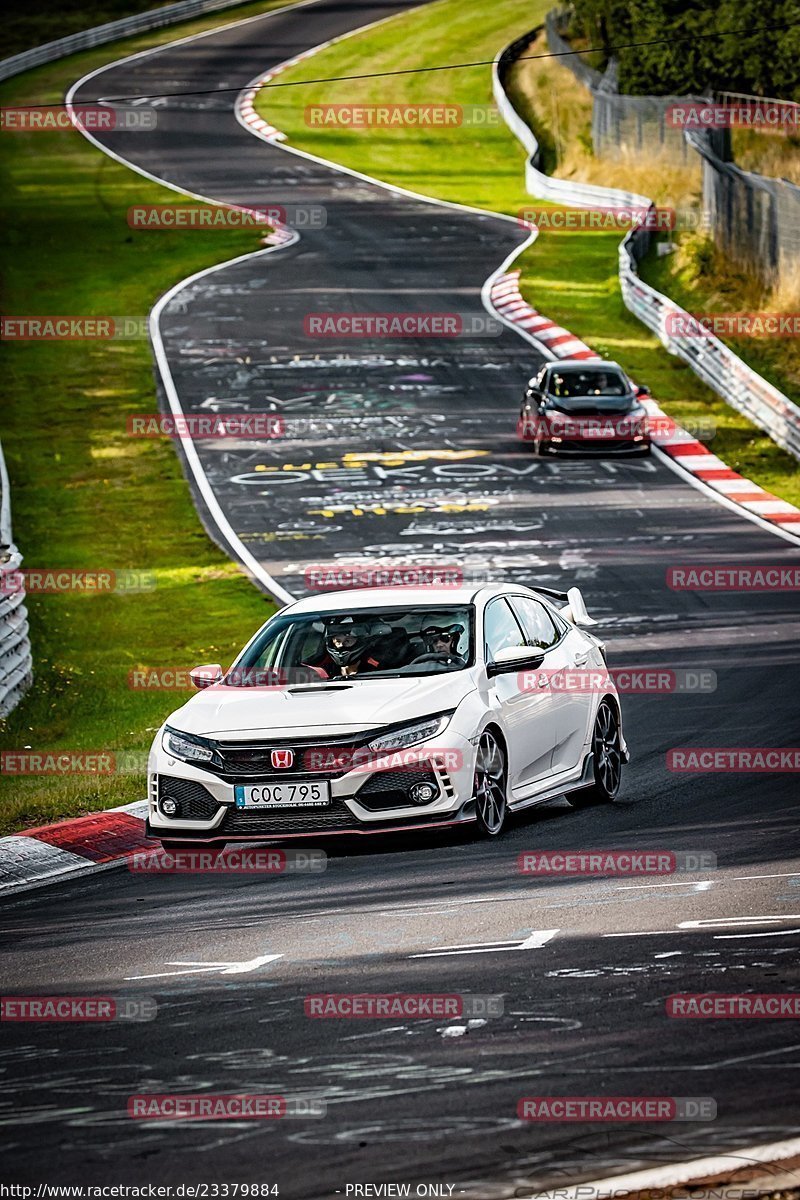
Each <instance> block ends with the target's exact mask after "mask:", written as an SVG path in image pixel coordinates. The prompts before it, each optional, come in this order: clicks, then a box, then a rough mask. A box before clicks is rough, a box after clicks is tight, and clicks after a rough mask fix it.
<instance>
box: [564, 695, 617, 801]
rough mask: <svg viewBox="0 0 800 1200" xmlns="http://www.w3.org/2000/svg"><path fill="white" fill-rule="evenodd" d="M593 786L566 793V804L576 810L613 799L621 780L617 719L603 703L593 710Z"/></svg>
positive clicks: (605, 703) (606, 701) (611, 708)
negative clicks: (567, 794)
mask: <svg viewBox="0 0 800 1200" xmlns="http://www.w3.org/2000/svg"><path fill="white" fill-rule="evenodd" d="M592 757H593V761H594V783H592V784H590V785H589V787H585V788H580V790H579V791H577V792H570V794H569V801H570V803H571V804H572V805H574V806H575V807H576V808H577V807H580V806H581V805H584V804H596V803H598V802H600V803H602V802H603V801H607V800H614V799H615V798H616V796H617V793H618V792H619V785H620V782H621V780H622V739H621V737H620V730H619V718H618V716H617V714H616V712H615V711H614V708H613V705H612V704H611V703H610V701H608V700H603V701H602V702H601V704H600V707H599V708H598V710H597V716H596V717H595V722H594V733H593V735H592Z"/></svg>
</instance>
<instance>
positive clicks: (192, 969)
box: [125, 954, 283, 981]
mask: <svg viewBox="0 0 800 1200" xmlns="http://www.w3.org/2000/svg"><path fill="white" fill-rule="evenodd" d="M276 958H283V955H282V954H262V955H260V956H259V957H258V958H251V959H248V960H247V961H246V962H214V963H210V962H203V963H201V962H168V963H165V964H164V965H165V966H167V967H189V970H188V971H157V972H156V974H155V975H126V976H125V979H126V981H130V980H134V979H163V978H165V977H166V976H171V975H199V974H201V973H202V972H203V971H216V972H218V973H219V974H220V975H246V974H248V973H249V972H250V971H256V970H258V968H259V967H263V966H265V965H266V963H271V962H274V961H275V959H276Z"/></svg>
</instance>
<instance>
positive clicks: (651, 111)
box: [545, 9, 707, 163]
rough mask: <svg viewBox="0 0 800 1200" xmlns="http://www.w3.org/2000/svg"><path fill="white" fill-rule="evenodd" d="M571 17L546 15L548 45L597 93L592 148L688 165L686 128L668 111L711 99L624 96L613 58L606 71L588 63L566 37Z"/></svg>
mask: <svg viewBox="0 0 800 1200" xmlns="http://www.w3.org/2000/svg"><path fill="white" fill-rule="evenodd" d="M567 16H568V14H567V13H566V12H563V11H559V10H557V9H553V10H552V11H551V12H549V13H548V14H547V16H546V18H545V30H546V32H547V46H548V49H549V50H550V52H551V53H552V54H557V55H558V56H559V57H561V61H562V63H563V65H564V66H565V67H568V68H569V70H570V71H571V72H572V74H573V75H574V76H575V78H576V79H577V80H578V82H579V83H582V84H584V86H585V87H587V88H588V89H589V91H590V92H591V93H592V145H593V146H594V152H595V154H596V155H597V157H598V158H630V157H633V156H635V155H636V154H641V153H642V152H643V151H646V152H647V154H648V155H653V154H655V155H659V156H660V157H662V158H665V159H667V160H668V161H670V162H677V163H686V162H688V161H689V160H690V158H691V152H690V150H689V147H688V146H687V144H686V139H685V138H684V136H683V130H682V129H679V128H674V127H673V126H672V125H671V124H670V121H669V110H670V108H671V107H672V106H673V105H675V104H686V103H687V101H693V100H696V101H698V102H699V103H704V102H705V100H706V99H707V97H700V96H625V95H620V92H619V81H618V73H617V63H616V61H615V60H614V59H613V58H612V59H611V61H610V62H609V64H608V67H607V69H606V71H605V73H602V72H600V71H596V70H594V68H592V67H590V66H588V65H587V64H586V63H585V62H583V61H582V59H581V56H580V55H579V54H575V53H574V51H572V47H571V46H570V44H569V42H567V41H566V40H565V39H564V36H563V32H564V29H565V28H566V22H567Z"/></svg>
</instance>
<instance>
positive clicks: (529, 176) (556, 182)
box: [492, 26, 800, 458]
mask: <svg viewBox="0 0 800 1200" xmlns="http://www.w3.org/2000/svg"><path fill="white" fill-rule="evenodd" d="M540 29H541V26H539V27H537V28H536V29H534V30H532V31H531V32H530V33H529V34H526V35H525V37H523V38H519V39H517V41H516V42H513V43H512V44H511V45H510V46H508V47H506V49H505V50H503V51H502V52H501V53H500V54H499V55H498V56H497V58H496V59H495V62H494V65H493V68H492V92H493V94H494V99H495V102H496V104H497V107H498V108H499V110H500V112H501V114H502V116H503V118H504V120H505V122H506V124H507V125H508V127H509V128H510V129H511V131H512V132H513V133H514V134H516V136H517V137H518V138H519V140H520V141H521V142H522V144H523V146H524V147H525V149H526V150H527V152H528V155H529V157H528V159H527V161H526V163H525V187H526V190H527V191H528V192H529V193H530V194H531V195H532V196H537V197H539V198H540V199H544V200H553V201H556V202H560V203H562V204H569V205H572V206H574V207H576V208H598V207H599V208H614V207H624V208H632V207H635V208H644V209H646V210H648V211H649V210H652V211H653V212H655V205H654V204H653V201H652V200H650V198H649V197H647V196H641V195H639V194H638V193H636V192H625V191H622V190H620V189H618V188H605V187H600V186H597V185H595V184H588V183H577V182H573V181H571V180H568V179H555V178H553V177H552V176H549V175H545V174H543V173H542V172H541V171H539V170H538V169H537V167H536V162H537V159H538V154H539V143H538V141H537V140H536V136H535V134H534V133H533V130H532V129H531V128H530V126H529V125H528V124H527V123H526V122H525V121H524V120H523V118H522V117H521V116H520V114H519V113H518V112H517V110H516V109H515V108H514V105H513V104H512V103H511V100H510V99H509V97H508V95H507V93H506V90H505V87H504V82H503V81H504V78H505V74H506V72H507V70H508V68H509V67H510V65H511V63H512V62H513V61H514V59H515V58H516V57H517V55H518V53H519V50H520V49H521V47H522V46H525V45H528V44H529V43H530V42H531V41H532V40H533V38H534V37H536V36H537V34H538V33H539V32H540ZM652 237H653V234H652V232H651V230H649V229H647V228H644V227H641V226H640V227H638V228H635V229H632V230H631V231H630V232H629V233H628V234H626V236H625V237H624V238H623V240H622V242H621V244H620V248H619V282H620V288H621V291H622V298H623V300H624V302H625V306H626V308H628V309H629V310H630V312H632V313H633V314H634V316H636V317H638V318H639V320H640V321H642V323H643V324H645V325H647V327H648V328H649V329H651V330H652V331H653V332H654V333H655V334H657V336H658V337H659V339H660V340H661V343H662V345H663V346H664V347H665V348H666V349H667V350H668V351H669V352H670V353H671V354H674V355H676V356H677V357H678V358H681V359H683V361H684V362H686V363H688V365H689V366H690V367H691V368H692V370H693V371H694V372H695V374H696V375H698V376H699V377H700V379H702V380H703V381H704V382H705V383H707V384H708V385H709V387H711V388H713V389H714V391H715V392H717V393H718V394H719V395H720V396H721V397H722V398H723V400H725V401H726V402H727V403H728V404H730V406H731V407H732V408H735V409H736V411H737V412H740V413H742V414H743V415H744V416H746V417H747V418H748V419H749V420H751V421H752V422H753V424H754V425H757V426H758V427H759V429H762V430H763V431H764V433H766V434H768V435H769V437H771V438H772V440H773V441H774V442H776V443H777V445H779V446H781V447H782V448H783V449H784V450H788V451H789V453H790V454H793V455H794V456H795V458H800V407H798V406H797V405H796V404H794V403H793V402H792V401H791V400H790V399H789V397H788V396H785V395H784V394H783V392H781V391H779V390H778V388H776V387H773V385H772V384H770V383H767V381H766V380H765V379H763V378H762V377H761V376H760V375H759V374H757V373H756V372H755V371H754V370H753V369H752V367H749V366H748V365H747V363H746V362H744V361H743V359H741V358H739V356H738V355H737V354H734V352H733V351H732V350H731V349H730V348H729V347H728V346H726V345H725V344H724V343H723V342H721V341H720V340H719V338H716V337H714V336H713V335H712V334H710V333H707V332H705V331H697V333H696V334H695V333H694V332H693V333H692V334H690V335H688V336H686V335H681V334H678V333H675V332H673V331H672V330H671V328H670V326H671V325H672V324H673V323H674V321H675V318H676V317H677V318H678V319H679V321H680V322H681V323H682V325H683V328H691V327H692V325H693V319H692V317H691V316H690V314H689V313H687V312H686V311H685V310H684V309H682V308H681V307H680V306H679V305H677V304H675V303H674V301H672V300H670V299H669V297H668V296H664V295H662V294H661V292H657V291H656V289H655V288H653V287H651V286H650V285H649V284H648V283H645V282H644V281H643V280H642V279H640V278H639V271H638V266H639V262H640V261H641V259H642V258H643V257H644V255H645V254H646V253H647V250H648V249H649V247H650V242H651V239H652ZM695 329H696V323H695Z"/></svg>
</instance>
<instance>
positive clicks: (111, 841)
mask: <svg viewBox="0 0 800 1200" xmlns="http://www.w3.org/2000/svg"><path fill="white" fill-rule="evenodd" d="M146 815H147V801H146V800H138V801H136V803H135V804H126V805H125V806H124V807H122V808H112V809H109V810H108V811H106V812H97V813H90V814H89V815H88V816H85V817H75V818H73V819H72V820H69V821H57V822H56V823H55V824H54V825H42V826H40V827H39V828H37V829H26V830H24V831H23V832H22V833H15V834H13V835H12V836H11V837H4V838H0V896H4V895H8V894H9V893H10V892H17V891H24V890H26V889H27V888H31V887H36V886H37V885H39V884H45V883H55V882H58V881H59V880H60V879H61V878H65V877H68V876H71V875H75V874H85V873H87V872H88V871H97V870H101V869H103V868H104V867H108V866H112V865H115V864H116V863H118V862H120V861H121V860H123V859H127V858H130V856H131V855H132V854H135V853H136V852H137V851H141V850H148V849H155V847H156V843H155V842H154V841H152V840H151V839H150V838H148V837H146V836H145V831H144V830H145V824H144V818H145V817H146Z"/></svg>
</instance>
